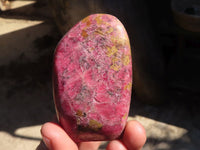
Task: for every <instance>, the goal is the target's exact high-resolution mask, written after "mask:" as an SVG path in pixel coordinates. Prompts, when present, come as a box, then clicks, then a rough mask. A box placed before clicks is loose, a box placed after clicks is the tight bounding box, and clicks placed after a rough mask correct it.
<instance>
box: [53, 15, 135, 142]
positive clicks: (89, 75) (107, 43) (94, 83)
mask: <svg viewBox="0 0 200 150" xmlns="http://www.w3.org/2000/svg"><path fill="white" fill-rule="evenodd" d="M53 84H54V101H55V105H56V111H57V116H58V119H59V122H60V124H61V126H62V127H63V128H64V130H65V131H66V132H67V133H68V135H69V136H70V137H71V138H72V139H73V140H74V141H76V142H81V141H97V140H112V139H116V138H119V136H120V135H121V134H122V131H123V129H124V126H125V124H126V120H127V116H128V113H129V107H130V100H131V88H132V61H131V50H130V44H129V38H128V35H127V33H126V30H125V28H124V26H123V25H122V23H121V22H120V21H119V20H118V19H117V18H116V17H114V16H112V15H108V14H93V15H90V16H88V17H86V18H84V19H83V20H81V21H80V22H79V23H78V24H76V25H75V26H74V27H73V28H72V29H71V30H70V31H69V32H68V33H66V34H65V35H64V37H63V38H62V39H61V41H60V42H59V43H58V45H57V48H56V50H55V54H54V65H53Z"/></svg>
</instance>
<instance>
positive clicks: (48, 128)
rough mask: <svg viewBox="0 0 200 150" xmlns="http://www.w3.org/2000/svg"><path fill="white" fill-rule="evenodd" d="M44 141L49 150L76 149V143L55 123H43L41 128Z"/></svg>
mask: <svg viewBox="0 0 200 150" xmlns="http://www.w3.org/2000/svg"><path fill="white" fill-rule="evenodd" d="M41 134H42V138H43V141H44V143H45V144H46V146H47V147H48V148H49V149H50V150H65V149H68V148H69V149H71V150H77V146H76V144H75V143H74V142H73V140H72V139H71V138H70V137H69V136H68V135H67V134H66V132H65V131H64V130H63V129H62V128H61V127H60V126H59V125H58V124H56V123H53V122H48V123H45V124H44V125H43V126H42V128H41Z"/></svg>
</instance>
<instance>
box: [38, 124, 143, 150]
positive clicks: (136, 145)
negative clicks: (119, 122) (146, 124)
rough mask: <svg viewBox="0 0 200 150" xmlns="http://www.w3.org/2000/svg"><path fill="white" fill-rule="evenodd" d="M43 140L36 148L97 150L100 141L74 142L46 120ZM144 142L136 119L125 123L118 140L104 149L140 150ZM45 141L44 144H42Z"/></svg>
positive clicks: (141, 127) (44, 149)
mask: <svg viewBox="0 0 200 150" xmlns="http://www.w3.org/2000/svg"><path fill="white" fill-rule="evenodd" d="M41 134H42V137H43V141H44V142H43V141H42V142H41V143H40V145H39V146H38V147H37V150H97V149H98V147H99V146H100V144H101V142H81V143H78V144H77V143H75V142H74V141H73V140H72V139H71V138H70V137H69V136H68V135H67V133H66V132H65V131H64V130H63V129H62V128H61V127H60V126H59V125H58V124H56V123H53V122H48V123H45V124H44V125H43V126H42V129H41ZM145 142H146V133H145V129H144V128H143V126H142V125H141V124H140V123H138V122H137V121H129V122H127V124H126V127H125V130H124V133H123V136H122V138H121V139H120V140H113V141H110V142H109V144H108V145H107V148H106V150H140V149H141V148H142V147H143V145H144V144H145ZM44 143H45V144H44Z"/></svg>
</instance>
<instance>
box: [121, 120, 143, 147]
mask: <svg viewBox="0 0 200 150" xmlns="http://www.w3.org/2000/svg"><path fill="white" fill-rule="evenodd" d="M122 141H123V143H124V145H125V146H126V147H127V148H128V149H129V150H140V149H141V148H142V147H143V146H144V144H145V142H146V132H145V129H144V127H143V126H142V125H141V124H140V123H139V122H137V121H129V122H128V123H127V124H126V127H125V131H124V135H123V138H122Z"/></svg>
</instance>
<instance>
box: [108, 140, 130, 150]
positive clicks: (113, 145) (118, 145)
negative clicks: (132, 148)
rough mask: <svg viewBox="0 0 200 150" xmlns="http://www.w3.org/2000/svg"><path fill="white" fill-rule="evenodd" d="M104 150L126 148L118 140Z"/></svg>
mask: <svg viewBox="0 0 200 150" xmlns="http://www.w3.org/2000/svg"><path fill="white" fill-rule="evenodd" d="M106 150H127V148H126V146H125V145H124V144H123V143H122V142H121V141H119V140H114V141H111V142H110V143H109V144H108V146H107V148H106Z"/></svg>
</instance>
